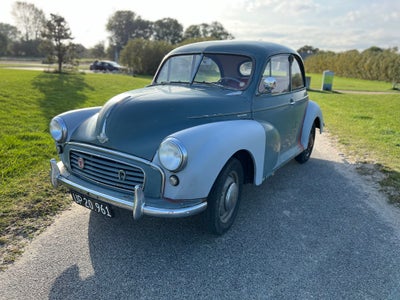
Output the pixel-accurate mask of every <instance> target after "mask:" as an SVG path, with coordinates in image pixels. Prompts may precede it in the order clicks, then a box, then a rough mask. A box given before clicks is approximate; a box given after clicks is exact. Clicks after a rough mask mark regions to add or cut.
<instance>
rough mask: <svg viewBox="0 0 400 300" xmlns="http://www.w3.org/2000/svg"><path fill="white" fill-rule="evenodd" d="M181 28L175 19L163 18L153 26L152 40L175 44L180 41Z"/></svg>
mask: <svg viewBox="0 0 400 300" xmlns="http://www.w3.org/2000/svg"><path fill="white" fill-rule="evenodd" d="M182 36H183V26H182V25H181V24H180V23H179V22H178V21H177V20H175V19H172V18H164V19H161V20H158V21H155V22H154V24H153V38H154V40H156V41H166V42H168V43H170V44H177V43H179V42H180V41H181V40H182Z"/></svg>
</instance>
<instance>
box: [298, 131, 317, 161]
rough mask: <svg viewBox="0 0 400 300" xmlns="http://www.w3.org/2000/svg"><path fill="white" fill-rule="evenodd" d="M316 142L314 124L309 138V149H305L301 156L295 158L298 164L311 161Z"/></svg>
mask: <svg viewBox="0 0 400 300" xmlns="http://www.w3.org/2000/svg"><path fill="white" fill-rule="evenodd" d="M314 142H315V124H313V126H312V127H311V130H310V135H309V136H308V144H307V148H306V149H304V151H303V152H301V153H300V154H299V155H297V156H296V157H295V159H296V161H297V162H299V163H301V164H304V163H305V162H306V161H308V160H309V159H310V156H311V153H312V151H313V148H314Z"/></svg>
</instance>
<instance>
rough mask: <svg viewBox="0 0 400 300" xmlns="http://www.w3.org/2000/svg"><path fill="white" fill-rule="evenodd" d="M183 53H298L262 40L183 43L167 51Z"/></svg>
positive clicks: (262, 55) (268, 54) (256, 54)
mask: <svg viewBox="0 0 400 300" xmlns="http://www.w3.org/2000/svg"><path fill="white" fill-rule="evenodd" d="M184 53H226V54H243V55H250V56H254V57H260V56H261V57H267V56H271V55H275V54H280V53H292V54H295V55H298V53H297V52H296V51H294V50H293V49H291V48H289V47H286V46H283V45H280V44H275V43H270V42H263V41H239V40H223V41H207V42H199V43H193V44H188V45H184V46H181V47H178V48H176V49H174V50H172V51H171V52H170V53H168V56H170V55H177V54H184Z"/></svg>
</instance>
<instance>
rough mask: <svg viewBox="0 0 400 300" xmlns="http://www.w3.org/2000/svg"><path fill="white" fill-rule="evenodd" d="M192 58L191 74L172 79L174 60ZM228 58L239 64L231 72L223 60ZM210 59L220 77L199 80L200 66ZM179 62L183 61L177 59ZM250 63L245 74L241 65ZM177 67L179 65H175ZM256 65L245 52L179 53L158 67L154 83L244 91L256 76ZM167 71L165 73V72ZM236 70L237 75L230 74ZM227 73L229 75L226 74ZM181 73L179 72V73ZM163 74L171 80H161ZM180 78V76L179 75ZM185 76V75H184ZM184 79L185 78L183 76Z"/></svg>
mask: <svg viewBox="0 0 400 300" xmlns="http://www.w3.org/2000/svg"><path fill="white" fill-rule="evenodd" d="M185 57H187V58H191V62H190V64H191V67H190V69H189V70H188V71H189V72H191V73H190V75H188V76H187V80H181V79H179V80H173V78H172V80H171V78H170V76H171V72H174V71H173V70H172V71H171V65H168V64H171V63H173V62H174V60H176V59H179V58H183V59H184V58H185ZM224 57H225V58H226V59H228V60H229V57H230V60H233V61H235V62H236V64H237V65H235V67H236V68H231V70H229V72H230V73H229V72H228V71H227V66H226V65H227V64H226V62H225V64H226V65H225V67H224V65H223V63H222V62H221V61H223V58H224ZM206 58H207V59H210V61H211V63H212V64H213V65H214V68H215V67H217V68H218V74H217V75H219V76H218V77H219V79H218V80H215V81H209V80H200V81H197V80H196V77H197V76H198V75H199V71H200V68H201V67H202V63H205V64H207V63H206V61H205V59H206ZM177 63H182V62H179V61H177ZM249 63H251V70H250V72H249V73H246V74H243V72H242V71H241V70H242V69H241V67H242V66H243V65H246V67H247V68H248V65H249ZM175 67H176V68H177V67H178V66H175ZM255 68H256V65H255V60H254V59H253V58H252V57H251V56H249V55H244V54H236V53H219V52H217V53H214V52H210V53H183V54H177V55H173V56H169V57H168V58H166V59H165V60H164V61H163V63H162V65H161V66H160V68H159V69H158V71H157V73H156V76H155V77H154V80H153V82H152V85H171V84H172V85H174V84H184V85H190V86H192V85H211V86H216V87H219V88H224V89H229V90H236V91H237V90H239V91H243V90H246V89H247V88H248V87H249V86H250V83H251V82H252V80H253V76H254V71H255ZM184 71H185V72H186V70H184ZM164 72H166V73H165V74H163V73H164ZM232 72H234V73H235V74H234V75H235V76H230V75H231V74H232ZM226 73H227V74H228V75H226ZM178 75H179V74H178ZM161 76H163V77H164V76H165V77H166V78H168V79H169V80H161V79H160V78H161ZM177 78H178V77H177ZM182 78H183V77H182ZM183 79H184V78H183ZM228 81H230V84H228Z"/></svg>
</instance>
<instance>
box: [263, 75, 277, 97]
mask: <svg viewBox="0 0 400 300" xmlns="http://www.w3.org/2000/svg"><path fill="white" fill-rule="evenodd" d="M262 82H263V85H264V91H265V92H267V93H271V92H272V91H273V90H274V89H275V88H276V79H275V77H264V78H263V80H262Z"/></svg>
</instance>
